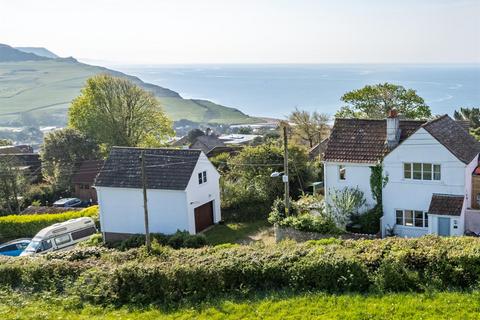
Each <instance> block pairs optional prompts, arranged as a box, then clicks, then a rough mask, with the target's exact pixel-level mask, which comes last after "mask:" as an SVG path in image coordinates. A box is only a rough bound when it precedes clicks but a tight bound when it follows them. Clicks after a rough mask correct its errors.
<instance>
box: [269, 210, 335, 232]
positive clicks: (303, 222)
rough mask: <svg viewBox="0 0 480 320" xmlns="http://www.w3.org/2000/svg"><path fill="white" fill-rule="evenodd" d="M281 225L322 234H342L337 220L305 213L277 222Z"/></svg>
mask: <svg viewBox="0 0 480 320" xmlns="http://www.w3.org/2000/svg"><path fill="white" fill-rule="evenodd" d="M277 224H278V225H279V226H280V227H290V228H293V229H297V230H300V231H309V232H318V233H322V234H332V235H335V234H342V233H344V232H343V231H342V230H341V229H339V228H338V227H337V225H336V224H335V221H333V219H331V218H329V217H325V216H321V215H317V216H315V215H312V214H309V213H304V214H301V215H299V216H288V217H286V218H285V219H282V220H280V221H278V222H277Z"/></svg>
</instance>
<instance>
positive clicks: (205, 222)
mask: <svg viewBox="0 0 480 320" xmlns="http://www.w3.org/2000/svg"><path fill="white" fill-rule="evenodd" d="M212 224H213V201H210V202H207V203H205V204H202V205H201V206H199V207H196V208H195V231H196V232H200V231H202V230H204V229H205V228H207V227H209V226H211V225H212Z"/></svg>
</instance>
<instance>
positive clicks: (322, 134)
mask: <svg viewBox="0 0 480 320" xmlns="http://www.w3.org/2000/svg"><path fill="white" fill-rule="evenodd" d="M288 118H289V120H290V122H291V123H293V124H294V125H293V126H292V129H291V130H292V132H293V138H294V140H298V141H299V142H301V143H306V144H307V145H308V146H309V147H310V148H312V147H313V146H314V145H316V144H317V143H319V142H320V141H322V140H323V139H325V138H326V137H327V136H328V134H329V131H330V130H329V126H328V121H329V120H330V117H329V116H328V115H327V114H323V113H318V112H316V111H314V112H312V113H310V112H308V111H305V110H299V109H298V108H295V111H293V112H292V113H291V114H290V115H289V117H288Z"/></svg>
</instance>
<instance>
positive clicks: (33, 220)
mask: <svg viewBox="0 0 480 320" xmlns="http://www.w3.org/2000/svg"><path fill="white" fill-rule="evenodd" d="M80 217H92V218H94V219H98V206H92V207H89V208H86V209H83V210H81V211H67V212H63V213H45V214H29V215H9V216H4V217H0V241H8V240H12V239H15V238H31V237H33V236H35V235H36V234H37V232H39V231H40V230H41V229H43V228H45V227H48V226H50V225H52V224H54V223H58V222H63V221H67V220H70V219H75V218H80Z"/></svg>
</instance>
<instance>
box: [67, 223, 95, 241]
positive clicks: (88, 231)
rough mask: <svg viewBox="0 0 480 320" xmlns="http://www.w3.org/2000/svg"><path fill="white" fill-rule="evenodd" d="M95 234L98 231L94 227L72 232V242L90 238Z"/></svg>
mask: <svg viewBox="0 0 480 320" xmlns="http://www.w3.org/2000/svg"><path fill="white" fill-rule="evenodd" d="M95 232H97V230H96V229H95V227H93V226H92V227H88V228H85V229H82V230H79V231H75V232H72V240H74V241H75V240H78V239H81V238H85V237H88V236H90V235H92V234H94V233H95Z"/></svg>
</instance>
